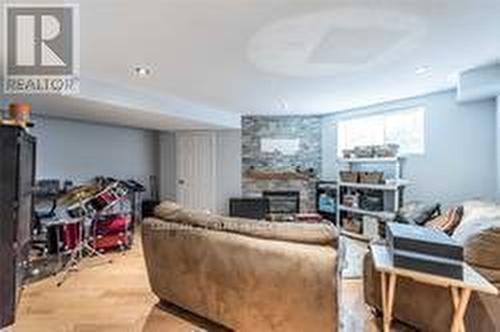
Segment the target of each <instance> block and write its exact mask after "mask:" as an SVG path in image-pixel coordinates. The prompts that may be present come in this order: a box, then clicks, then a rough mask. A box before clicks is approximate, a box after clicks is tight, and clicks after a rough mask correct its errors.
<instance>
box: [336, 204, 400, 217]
mask: <svg viewBox="0 0 500 332" xmlns="http://www.w3.org/2000/svg"><path fill="white" fill-rule="evenodd" d="M338 209H339V211H344V212H351V213H358V214H362V215H366V216H370V217H374V218H378V219H394V218H395V217H396V214H395V213H394V212H387V211H380V212H378V211H369V210H363V209H359V208H352V207H348V206H345V205H339V206H338Z"/></svg>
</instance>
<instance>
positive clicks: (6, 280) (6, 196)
mask: <svg viewBox="0 0 500 332" xmlns="http://www.w3.org/2000/svg"><path fill="white" fill-rule="evenodd" d="M35 154H36V139H35V138H34V137H33V136H31V135H29V134H28V133H27V132H26V131H25V130H24V129H22V128H19V127H13V126H0V328H2V327H5V326H8V325H11V324H12V323H13V322H14V318H15V308H16V304H17V302H18V300H19V296H20V291H21V287H22V283H23V280H24V276H25V273H26V269H27V266H28V253H29V248H30V239H31V221H32V214H33V195H32V193H33V187H34V181H35Z"/></svg>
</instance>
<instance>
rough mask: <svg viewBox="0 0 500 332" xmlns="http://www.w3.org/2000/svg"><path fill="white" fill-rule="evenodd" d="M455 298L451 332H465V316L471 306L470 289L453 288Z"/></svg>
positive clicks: (452, 292)
mask: <svg viewBox="0 0 500 332" xmlns="http://www.w3.org/2000/svg"><path fill="white" fill-rule="evenodd" d="M451 294H452V297H453V306H454V309H455V311H454V314H453V320H452V325H451V332H465V324H464V315H465V310H466V309H467V304H469V299H470V295H471V290H470V289H459V288H457V287H452V288H451Z"/></svg>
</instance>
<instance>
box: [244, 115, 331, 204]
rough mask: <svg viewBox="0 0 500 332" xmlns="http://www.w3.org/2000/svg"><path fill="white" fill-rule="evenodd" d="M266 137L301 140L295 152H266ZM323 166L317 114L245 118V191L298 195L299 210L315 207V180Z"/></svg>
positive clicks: (248, 194) (249, 194)
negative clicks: (283, 192)
mask: <svg viewBox="0 0 500 332" xmlns="http://www.w3.org/2000/svg"><path fill="white" fill-rule="evenodd" d="M263 139H278V140H281V139H294V140H298V141H299V144H298V150H297V151H296V152H295V153H293V154H288V155H287V154H284V153H280V152H279V151H273V152H269V151H268V152H265V151H263V150H264V149H263V148H262V140H263ZM320 169H321V118H320V117H318V116H245V117H243V119H242V173H243V177H242V192H243V195H244V196H245V197H261V196H262V195H263V193H264V192H266V191H268V192H269V191H271V192H273V191H274V192H276V191H278V192H279V191H288V192H296V193H298V195H299V207H300V212H313V211H315V210H316V182H317V180H318V178H317V174H319V172H320Z"/></svg>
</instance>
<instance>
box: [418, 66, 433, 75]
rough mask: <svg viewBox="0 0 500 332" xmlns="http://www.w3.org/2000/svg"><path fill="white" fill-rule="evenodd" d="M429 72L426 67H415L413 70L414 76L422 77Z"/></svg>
mask: <svg viewBox="0 0 500 332" xmlns="http://www.w3.org/2000/svg"><path fill="white" fill-rule="evenodd" d="M429 70H430V68H429V67H427V66H421V67H417V69H415V74H417V75H423V74H426V73H428V72H429Z"/></svg>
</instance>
